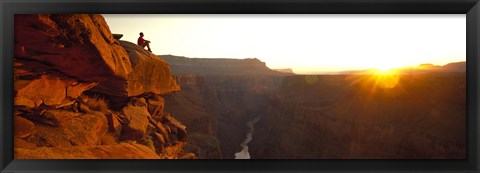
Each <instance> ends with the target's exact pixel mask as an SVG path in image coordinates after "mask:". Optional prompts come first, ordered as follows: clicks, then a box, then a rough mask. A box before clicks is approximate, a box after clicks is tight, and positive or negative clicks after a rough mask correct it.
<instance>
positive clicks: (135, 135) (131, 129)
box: [121, 105, 150, 140]
mask: <svg viewBox="0 0 480 173" xmlns="http://www.w3.org/2000/svg"><path fill="white" fill-rule="evenodd" d="M122 112H123V114H124V115H125V116H126V117H127V119H128V120H129V121H128V124H126V125H125V126H124V128H123V130H122V136H121V139H122V140H136V139H140V138H143V137H145V135H146V133H147V127H148V116H150V114H148V111H147V108H146V107H140V106H133V105H128V106H126V107H124V108H123V109H122Z"/></svg>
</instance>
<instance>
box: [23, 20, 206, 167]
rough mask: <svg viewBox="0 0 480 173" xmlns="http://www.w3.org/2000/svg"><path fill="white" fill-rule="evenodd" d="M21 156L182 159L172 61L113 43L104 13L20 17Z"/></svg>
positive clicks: (186, 155) (183, 136)
mask: <svg viewBox="0 0 480 173" xmlns="http://www.w3.org/2000/svg"><path fill="white" fill-rule="evenodd" d="M14 28H15V57H14V77H15V81H14V88H15V89H14V96H15V101H14V105H15V107H14V111H15V115H14V116H15V118H14V119H15V124H14V125H15V126H14V128H15V131H14V132H15V135H14V136H15V139H14V146H15V159H177V158H196V156H195V155H194V154H192V153H185V152H184V151H183V149H184V147H185V143H186V135H187V127H186V126H185V125H183V124H182V123H181V122H180V121H177V120H176V119H175V117H174V116H173V115H171V114H169V113H168V112H164V109H163V107H164V101H163V97H162V94H165V93H170V92H174V91H179V89H180V88H179V86H178V85H177V84H176V82H175V80H174V79H173V78H172V75H171V73H170V68H169V65H168V63H166V62H165V61H163V60H162V59H160V58H158V57H157V56H155V55H153V54H151V53H150V52H147V51H145V50H143V49H142V48H141V47H139V46H136V45H135V44H133V43H129V42H125V41H120V40H118V38H119V37H117V39H116V38H114V37H113V35H112V33H111V32H110V29H109V27H108V24H107V23H106V22H105V20H104V18H103V17H102V16H101V15H95V14H91V15H89V14H72V15H70V14H62V15H15V26H14Z"/></svg>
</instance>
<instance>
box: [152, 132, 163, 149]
mask: <svg viewBox="0 0 480 173" xmlns="http://www.w3.org/2000/svg"><path fill="white" fill-rule="evenodd" d="M153 140H154V142H155V146H163V145H164V144H165V143H166V142H165V139H164V138H163V136H162V135H161V134H160V133H154V134H153Z"/></svg>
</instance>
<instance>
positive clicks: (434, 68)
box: [336, 61, 467, 74]
mask: <svg viewBox="0 0 480 173" xmlns="http://www.w3.org/2000/svg"><path fill="white" fill-rule="evenodd" d="M371 70H372V69H368V70H349V71H342V72H338V73H336V74H369V73H371ZM395 70H397V73H400V74H421V73H432V72H466V71H467V63H466V62H465V61H462V62H453V63H448V64H446V65H443V66H439V65H433V64H420V65H418V66H410V67H403V68H395Z"/></svg>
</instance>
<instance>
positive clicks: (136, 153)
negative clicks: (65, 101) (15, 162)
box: [14, 143, 160, 159]
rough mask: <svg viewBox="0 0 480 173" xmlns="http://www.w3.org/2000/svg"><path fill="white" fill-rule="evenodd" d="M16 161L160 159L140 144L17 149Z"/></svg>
mask: <svg viewBox="0 0 480 173" xmlns="http://www.w3.org/2000/svg"><path fill="white" fill-rule="evenodd" d="M14 156H15V159H160V157H159V156H158V155H157V154H156V153H155V152H153V151H152V150H150V149H149V148H148V147H146V146H143V145H140V144H127V143H122V144H117V145H101V146H93V147H84V146H76V147H41V148H36V149H23V148H15V155H14Z"/></svg>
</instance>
